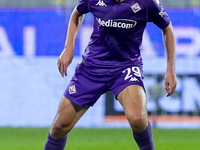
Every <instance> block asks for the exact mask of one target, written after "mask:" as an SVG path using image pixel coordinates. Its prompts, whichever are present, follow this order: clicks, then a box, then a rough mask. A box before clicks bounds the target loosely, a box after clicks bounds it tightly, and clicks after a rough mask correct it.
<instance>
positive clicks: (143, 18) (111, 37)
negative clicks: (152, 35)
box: [77, 0, 170, 69]
mask: <svg viewBox="0 0 200 150" xmlns="http://www.w3.org/2000/svg"><path fill="white" fill-rule="evenodd" d="M77 10H78V12H79V13H80V14H85V13H88V12H91V13H92V14H93V15H94V25H93V32H92V35H91V38H90V42H89V44H88V45H87V47H86V49H85V52H84V54H83V62H84V64H85V65H86V66H89V67H92V68H98V67H101V68H102V67H103V68H109V69H112V68H113V69H114V68H118V67H120V66H121V67H126V66H130V65H135V66H141V65H143V63H142V58H141V54H140V45H141V43H142V36H143V32H144V29H145V27H146V24H147V22H153V23H154V24H156V25H157V26H158V27H159V28H160V29H164V28H166V27H167V26H168V25H169V23H170V19H169V16H168V14H167V13H166V12H165V10H164V9H163V7H162V5H161V4H160V3H159V1H158V0H123V1H122V2H116V1H115V0H79V1H78V4H77Z"/></svg>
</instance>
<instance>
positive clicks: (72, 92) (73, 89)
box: [69, 85, 76, 94]
mask: <svg viewBox="0 0 200 150" xmlns="http://www.w3.org/2000/svg"><path fill="white" fill-rule="evenodd" d="M74 93H76V87H75V85H72V86H70V87H69V94H74Z"/></svg>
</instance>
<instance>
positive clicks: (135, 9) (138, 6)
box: [131, 3, 141, 13]
mask: <svg viewBox="0 0 200 150" xmlns="http://www.w3.org/2000/svg"><path fill="white" fill-rule="evenodd" d="M131 8H132V10H133V12H134V13H136V12H138V11H140V10H141V7H140V5H139V4H138V3H135V4H134V5H132V6H131Z"/></svg>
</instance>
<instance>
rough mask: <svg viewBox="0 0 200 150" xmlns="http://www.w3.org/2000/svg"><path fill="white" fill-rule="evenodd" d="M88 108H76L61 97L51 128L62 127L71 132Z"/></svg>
mask: <svg viewBox="0 0 200 150" xmlns="http://www.w3.org/2000/svg"><path fill="white" fill-rule="evenodd" d="M88 108H89V106H84V107H81V106H78V105H76V104H74V103H72V102H71V101H70V100H69V99H67V98H66V97H64V96H63V97H62V99H61V101H60V104H59V108H58V112H57V114H56V117H55V120H54V122H53V125H52V127H55V128H59V127H63V128H66V130H71V129H72V128H73V126H74V125H75V124H76V123H77V121H78V120H79V119H80V118H81V116H82V115H83V114H84V113H85V112H86V111H87V109H88ZM66 132H69V131H66Z"/></svg>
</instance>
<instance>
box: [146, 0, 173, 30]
mask: <svg viewBox="0 0 200 150" xmlns="http://www.w3.org/2000/svg"><path fill="white" fill-rule="evenodd" d="M147 7H148V21H149V22H153V23H154V24H156V25H157V26H158V27H159V28H160V29H165V28H166V27H167V26H168V25H169V23H170V18H169V16H168V14H167V12H166V11H165V9H164V8H163V6H162V5H161V4H160V2H159V0H148V5H147Z"/></svg>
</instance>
